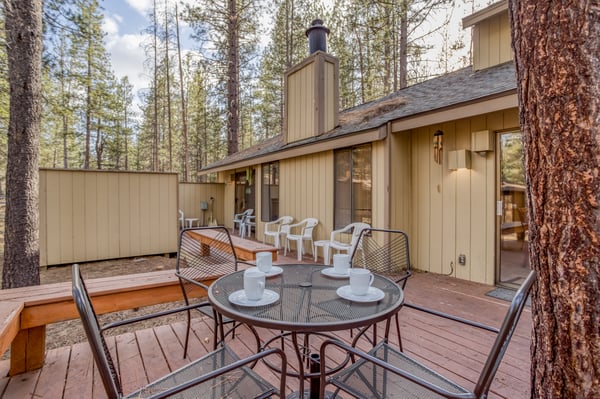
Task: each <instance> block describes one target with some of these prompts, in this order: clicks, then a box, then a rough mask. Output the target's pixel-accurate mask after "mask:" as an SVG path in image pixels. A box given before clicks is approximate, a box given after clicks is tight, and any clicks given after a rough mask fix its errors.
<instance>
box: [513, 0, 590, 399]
mask: <svg viewBox="0 0 600 399" xmlns="http://www.w3.org/2000/svg"><path fill="white" fill-rule="evenodd" d="M509 11H510V15H511V24H512V31H513V48H514V51H515V61H516V66H517V79H518V94H519V105H520V118H521V126H522V128H523V134H524V147H525V169H526V174H527V183H528V197H529V215H530V223H529V234H530V243H529V256H530V262H531V265H532V267H533V268H534V269H535V270H537V273H538V283H537V288H536V289H535V290H534V300H533V308H532V310H533V318H534V332H533V340H532V349H531V351H532V352H531V354H532V366H531V367H532V370H531V371H532V395H531V396H532V397H534V398H544V399H547V398H560V399H569V398H600V289H599V287H600V281H599V276H600V220H599V217H600V207H599V203H598V202H599V198H600V97H599V93H600V59H599V57H600V39H599V38H600V5H599V3H598V1H583V0H579V1H569V2H565V1H562V2H557V1H555V2H551V1H539V0H521V1H517V0H510V1H509Z"/></svg>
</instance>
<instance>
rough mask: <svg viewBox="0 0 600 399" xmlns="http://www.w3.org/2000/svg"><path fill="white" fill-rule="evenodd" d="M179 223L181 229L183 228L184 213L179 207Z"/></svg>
mask: <svg viewBox="0 0 600 399" xmlns="http://www.w3.org/2000/svg"><path fill="white" fill-rule="evenodd" d="M179 224H180V225H181V228H182V229H185V215H184V214H183V211H182V210H181V209H180V210H179Z"/></svg>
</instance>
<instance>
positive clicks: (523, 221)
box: [494, 128, 529, 288]
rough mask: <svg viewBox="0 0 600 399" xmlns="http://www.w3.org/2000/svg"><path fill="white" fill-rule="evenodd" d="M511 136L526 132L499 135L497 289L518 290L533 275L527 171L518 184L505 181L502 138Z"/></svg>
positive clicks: (497, 155) (518, 129)
mask: <svg viewBox="0 0 600 399" xmlns="http://www.w3.org/2000/svg"><path fill="white" fill-rule="evenodd" d="M508 134H521V135H522V132H521V129H520V128H513V129H505V130H499V131H496V132H495V141H496V151H495V161H496V176H495V192H496V202H495V205H496V206H495V221H496V240H495V242H496V264H495V268H494V270H495V283H496V285H499V286H506V287H510V288H516V287H518V285H519V283H520V282H521V281H522V279H524V277H525V276H526V273H527V272H528V271H529V267H528V266H529V258H528V256H527V234H528V233H527V216H526V213H525V215H524V216H523V215H522V211H523V209H525V212H527V199H526V186H525V171H524V169H523V171H522V172H523V175H522V180H521V178H520V176H517V178H516V179H515V180H518V181H512V182H511V181H506V182H503V181H502V174H503V169H502V166H503V165H502V160H503V149H504V148H503V143H502V137H503V136H504V135H508ZM521 160H522V157H521ZM505 238H506V240H505ZM503 271H504V273H503ZM521 272H522V273H521Z"/></svg>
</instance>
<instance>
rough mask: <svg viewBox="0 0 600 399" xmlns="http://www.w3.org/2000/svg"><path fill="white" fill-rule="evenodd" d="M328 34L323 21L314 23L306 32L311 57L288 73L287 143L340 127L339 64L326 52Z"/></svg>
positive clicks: (285, 118)
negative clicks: (338, 125)
mask: <svg viewBox="0 0 600 399" xmlns="http://www.w3.org/2000/svg"><path fill="white" fill-rule="evenodd" d="M328 33H329V29H327V28H326V27H324V26H323V21H322V20H320V19H315V20H314V21H313V22H312V25H311V27H310V28H308V29H307V30H306V36H307V37H308V42H309V49H310V54H309V55H308V56H307V57H306V58H305V59H304V60H302V61H301V62H300V63H298V64H296V65H294V66H293V67H291V68H290V69H288V70H287V71H286V72H285V77H284V81H285V88H284V93H285V94H284V102H285V106H284V116H283V119H284V122H283V129H284V133H285V141H286V143H292V142H295V141H300V140H305V139H307V138H310V137H315V136H318V135H320V134H323V133H325V132H328V131H330V130H331V129H334V128H335V127H336V126H337V124H338V114H339V83H338V79H339V76H338V75H339V71H338V69H339V61H338V59H337V58H336V57H334V56H333V55H331V54H327V52H326V50H327V41H326V38H327V34H328Z"/></svg>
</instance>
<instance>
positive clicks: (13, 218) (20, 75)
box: [2, 0, 42, 288]
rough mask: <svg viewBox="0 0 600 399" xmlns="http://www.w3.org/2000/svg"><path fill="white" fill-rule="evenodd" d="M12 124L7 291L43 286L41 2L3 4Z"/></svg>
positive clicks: (8, 1)
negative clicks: (40, 174)
mask: <svg viewBox="0 0 600 399" xmlns="http://www.w3.org/2000/svg"><path fill="white" fill-rule="evenodd" d="M4 12H5V17H6V19H5V29H6V45H7V49H8V51H7V52H8V77H9V82H10V121H9V128H8V162H7V167H6V214H5V222H6V227H5V237H4V268H3V272H2V288H13V287H23V286H29V285H36V284H39V283H40V260H39V258H40V251H39V238H38V231H39V214H38V191H39V187H38V185H39V184H38V181H39V175H38V173H39V171H38V163H39V150H38V149H39V136H40V123H41V122H40V120H41V99H42V96H41V93H42V2H41V0H4Z"/></svg>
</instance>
